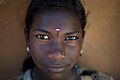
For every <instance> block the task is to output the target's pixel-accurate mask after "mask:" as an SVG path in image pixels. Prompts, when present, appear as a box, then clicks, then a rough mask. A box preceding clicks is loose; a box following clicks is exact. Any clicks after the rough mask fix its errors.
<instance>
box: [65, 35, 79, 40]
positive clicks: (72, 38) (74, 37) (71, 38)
mask: <svg viewBox="0 0 120 80" xmlns="http://www.w3.org/2000/svg"><path fill="white" fill-rule="evenodd" d="M77 39H78V37H77V36H68V37H66V38H65V41H66V40H70V41H72V40H77Z"/></svg>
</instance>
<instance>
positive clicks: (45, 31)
mask: <svg viewBox="0 0 120 80" xmlns="http://www.w3.org/2000/svg"><path fill="white" fill-rule="evenodd" d="M33 31H40V32H44V33H48V34H51V33H50V32H49V31H47V30H44V29H36V30H33ZM76 33H81V31H72V32H67V33H65V35H71V34H76Z"/></svg>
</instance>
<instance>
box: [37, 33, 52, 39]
mask: <svg viewBox="0 0 120 80" xmlns="http://www.w3.org/2000/svg"><path fill="white" fill-rule="evenodd" d="M35 36H36V37H37V38H39V39H41V40H50V38H49V36H48V35H43V34H38V35H35Z"/></svg>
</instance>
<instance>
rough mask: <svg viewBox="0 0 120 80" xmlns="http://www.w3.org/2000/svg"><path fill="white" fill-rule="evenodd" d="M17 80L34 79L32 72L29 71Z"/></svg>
mask: <svg viewBox="0 0 120 80" xmlns="http://www.w3.org/2000/svg"><path fill="white" fill-rule="evenodd" d="M16 80H32V78H31V70H27V71H26V72H25V73H24V74H22V75H20V76H19V77H17V79H16Z"/></svg>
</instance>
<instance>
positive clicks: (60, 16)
mask: <svg viewBox="0 0 120 80" xmlns="http://www.w3.org/2000/svg"><path fill="white" fill-rule="evenodd" d="M32 28H42V29H50V28H61V29H68V30H71V29H72V30H74V29H75V30H78V29H79V30H80V29H81V25H80V21H79V19H78V17H77V16H76V15H75V14H74V13H73V12H72V11H66V10H58V11H45V12H42V13H40V14H39V15H38V16H36V17H35V18H34V22H33V25H32Z"/></svg>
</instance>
